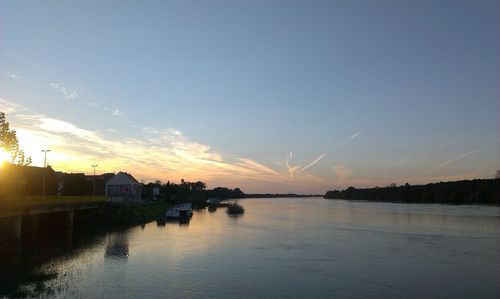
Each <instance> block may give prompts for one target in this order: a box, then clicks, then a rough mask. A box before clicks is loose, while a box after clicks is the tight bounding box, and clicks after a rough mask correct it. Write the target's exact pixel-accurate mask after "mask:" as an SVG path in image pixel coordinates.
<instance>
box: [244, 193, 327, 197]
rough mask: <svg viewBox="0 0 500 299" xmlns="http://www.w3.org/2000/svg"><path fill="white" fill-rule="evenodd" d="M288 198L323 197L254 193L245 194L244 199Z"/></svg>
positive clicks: (317, 195)
mask: <svg viewBox="0 0 500 299" xmlns="http://www.w3.org/2000/svg"><path fill="white" fill-rule="evenodd" d="M287 197H323V195H320V194H316V195H314V194H295V193H286V194H284V193H254V194H245V196H244V198H287Z"/></svg>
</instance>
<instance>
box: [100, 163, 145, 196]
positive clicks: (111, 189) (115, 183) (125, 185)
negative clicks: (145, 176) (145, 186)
mask: <svg viewBox="0 0 500 299" xmlns="http://www.w3.org/2000/svg"><path fill="white" fill-rule="evenodd" d="M106 197H107V198H108V201H109V202H111V203H131V202H140V201H141V183H139V182H138V181H137V180H136V179H135V178H134V177H133V176H132V175H130V174H128V173H126V172H121V171H120V172H119V173H117V174H116V175H115V176H114V177H112V178H111V179H109V180H108V181H107V182H106Z"/></svg>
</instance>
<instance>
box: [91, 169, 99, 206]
mask: <svg viewBox="0 0 500 299" xmlns="http://www.w3.org/2000/svg"><path fill="white" fill-rule="evenodd" d="M97 166H99V165H97V164H94V165H92V168H94V199H95V168H96V167H97Z"/></svg>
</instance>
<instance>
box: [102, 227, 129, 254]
mask: <svg viewBox="0 0 500 299" xmlns="http://www.w3.org/2000/svg"><path fill="white" fill-rule="evenodd" d="M128 246H129V241H128V232H127V231H124V232H118V233H113V234H108V236H107V243H106V253H105V254H104V256H105V257H106V258H128V256H129V247H128Z"/></svg>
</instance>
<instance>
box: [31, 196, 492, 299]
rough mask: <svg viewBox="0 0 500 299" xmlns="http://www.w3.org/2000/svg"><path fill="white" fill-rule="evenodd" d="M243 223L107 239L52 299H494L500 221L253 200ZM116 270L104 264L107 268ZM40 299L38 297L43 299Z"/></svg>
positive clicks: (450, 209)
mask: <svg viewBox="0 0 500 299" xmlns="http://www.w3.org/2000/svg"><path fill="white" fill-rule="evenodd" d="M241 204H242V205H244V206H245V210H246V212H245V215H244V217H238V218H234V217H230V216H228V215H227V214H226V212H225V209H217V210H216V211H208V210H202V211H196V212H195V213H194V215H193V217H192V219H191V221H190V222H187V223H182V222H178V221H173V222H166V223H165V224H159V225H158V224H155V223H149V224H146V225H145V226H143V227H142V228H141V226H137V227H133V228H130V229H127V230H123V231H119V232H111V233H108V234H103V235H98V236H96V237H95V238H94V239H95V240H98V241H94V244H95V243H97V245H92V246H89V248H87V249H86V250H81V251H79V252H76V253H75V254H74V255H72V256H69V257H66V258H64V259H59V260H57V261H55V262H52V263H50V264H48V265H46V266H45V267H44V269H53V270H55V271H57V272H58V273H59V276H58V279H57V280H54V281H53V284H54V285H55V287H54V289H55V290H56V291H55V293H54V294H46V293H43V291H42V292H41V296H43V295H47V296H48V297H60V298H67V297H75V294H76V295H77V297H82V298H86V297H91V298H103V297H104V298H162V297H178V298H186V297H187V298H207V297H211V298H234V297H247V298H255V297H267V298H269V297H301V298H312V297H350V298H352V297H355V298H365V297H377V298H378V297H414V298H418V297H470V298H472V297H495V296H496V295H499V294H500V287H499V286H498V284H497V282H498V265H500V256H499V255H498V254H497V253H498V252H499V250H500V221H498V219H499V215H500V209H498V208H497V207H479V208H461V207H456V206H439V205H411V204H410V205H399V204H386V203H356V202H347V201H332V200H324V199H319V198H318V199H314V198H312V199H311V198H308V199H297V198H296V199H272V200H271V199H258V200H242V201H241ZM104 260H107V261H108V262H106V263H104V262H103V261H104ZM35 297H37V296H35ZM496 297H498V296H496Z"/></svg>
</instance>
